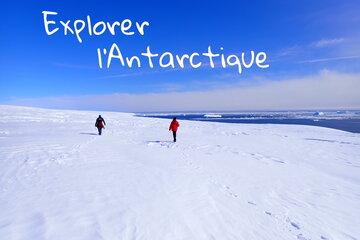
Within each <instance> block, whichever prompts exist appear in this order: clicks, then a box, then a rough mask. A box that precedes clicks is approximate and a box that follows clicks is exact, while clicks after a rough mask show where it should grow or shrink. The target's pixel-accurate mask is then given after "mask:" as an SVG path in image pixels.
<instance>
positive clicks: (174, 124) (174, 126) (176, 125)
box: [169, 120, 180, 132]
mask: <svg viewBox="0 0 360 240" xmlns="http://www.w3.org/2000/svg"><path fill="white" fill-rule="evenodd" d="M179 126H180V124H179V122H178V121H176V120H175V121H172V122H171V123H170V126H169V131H170V130H171V131H173V132H176V131H177V130H178V128H179Z"/></svg>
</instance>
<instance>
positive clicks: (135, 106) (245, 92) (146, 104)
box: [8, 71, 360, 112]
mask: <svg viewBox="0 0 360 240" xmlns="http://www.w3.org/2000/svg"><path fill="white" fill-rule="evenodd" d="M254 82H256V84H255V83H254V84H253V85H244V86H239V85H233V86H232V87H227V88H222V89H216V90H210V91H193V92H167V93H148V94H121V93H115V94H108V95H88V96H75V97H70V96H64V97H48V98H34V99H18V100H14V101H12V102H8V103H9V104H16V105H25V106H38V107H48V108H66V109H91V110H115V111H128V112H143V111H196V110H208V111H215V110H218V111H226V110H280V109H289V110H291V109H294V110H295V109H360V94H359V92H358V89H360V74H343V73H338V72H333V71H322V72H320V73H318V74H316V75H312V76H305V77H300V78H293V79H289V80H277V81H274V80H271V81H270V80H263V81H260V82H259V81H254Z"/></svg>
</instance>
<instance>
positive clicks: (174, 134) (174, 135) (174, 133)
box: [173, 131, 176, 142]
mask: <svg viewBox="0 0 360 240" xmlns="http://www.w3.org/2000/svg"><path fill="white" fill-rule="evenodd" d="M173 137H174V142H176V131H173Z"/></svg>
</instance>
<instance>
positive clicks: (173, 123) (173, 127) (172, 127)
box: [169, 117, 180, 142]
mask: <svg viewBox="0 0 360 240" xmlns="http://www.w3.org/2000/svg"><path fill="white" fill-rule="evenodd" d="M179 126H180V124H179V122H178V121H176V117H174V118H173V120H172V121H171V123H170V126H169V131H172V133H173V138H174V142H176V132H177V130H178V128H179Z"/></svg>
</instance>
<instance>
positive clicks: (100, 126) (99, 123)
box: [95, 115, 106, 135]
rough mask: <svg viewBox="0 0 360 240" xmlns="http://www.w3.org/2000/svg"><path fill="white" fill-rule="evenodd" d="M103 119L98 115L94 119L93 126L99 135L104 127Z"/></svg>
mask: <svg viewBox="0 0 360 240" xmlns="http://www.w3.org/2000/svg"><path fill="white" fill-rule="evenodd" d="M105 125H106V123H105V120H104V119H103V118H102V117H101V115H99V117H98V118H97V119H96V122H95V127H97V129H98V132H99V135H101V132H102V129H103V128H105Z"/></svg>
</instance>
